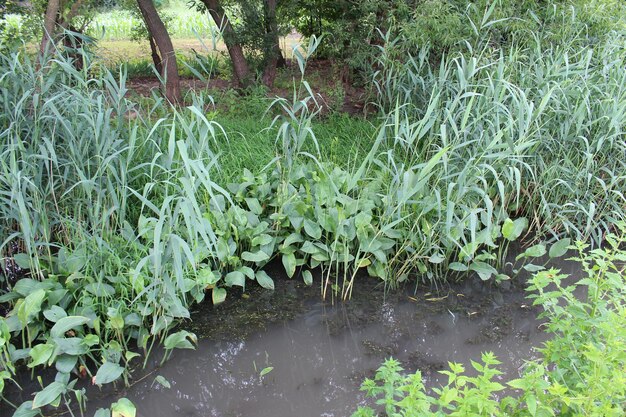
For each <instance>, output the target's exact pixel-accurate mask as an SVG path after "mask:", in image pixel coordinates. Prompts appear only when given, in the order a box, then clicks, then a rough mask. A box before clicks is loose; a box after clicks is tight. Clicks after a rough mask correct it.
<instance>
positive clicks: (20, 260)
mask: <svg viewBox="0 0 626 417" xmlns="http://www.w3.org/2000/svg"><path fill="white" fill-rule="evenodd" d="M13 261H14V262H15V263H16V264H17V266H19V267H20V268H21V269H30V267H31V265H30V256H28V254H27V253H16V254H15V255H13Z"/></svg>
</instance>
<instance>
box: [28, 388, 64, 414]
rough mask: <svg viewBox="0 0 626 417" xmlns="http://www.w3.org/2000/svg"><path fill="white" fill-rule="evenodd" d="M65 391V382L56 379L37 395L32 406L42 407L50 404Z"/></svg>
mask: <svg viewBox="0 0 626 417" xmlns="http://www.w3.org/2000/svg"><path fill="white" fill-rule="evenodd" d="M64 392H65V384H63V383H61V382H58V381H55V382H53V383H51V384H50V385H48V386H47V387H45V388H44V389H42V390H41V391H39V392H38V393H37V394H36V395H35V398H34V399H33V406H32V408H33V409H35V408H41V407H44V406H46V405H48V404H52V403H55V402H56V401H57V400H58V399H60V397H61V394H63V393H64Z"/></svg>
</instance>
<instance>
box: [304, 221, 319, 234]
mask: <svg viewBox="0 0 626 417" xmlns="http://www.w3.org/2000/svg"><path fill="white" fill-rule="evenodd" d="M304 231H305V232H306V234H307V235H309V236H311V237H312V238H313V239H320V238H321V237H322V228H321V227H320V226H319V225H318V224H317V223H315V222H313V221H311V220H309V219H304Z"/></svg>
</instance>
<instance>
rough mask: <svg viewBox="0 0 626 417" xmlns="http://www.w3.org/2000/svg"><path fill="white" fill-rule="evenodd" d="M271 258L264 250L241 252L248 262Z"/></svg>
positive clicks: (242, 257)
mask: <svg viewBox="0 0 626 417" xmlns="http://www.w3.org/2000/svg"><path fill="white" fill-rule="evenodd" d="M269 258H270V257H269V255H268V254H267V253H265V252H263V251H258V252H255V253H252V252H244V253H242V254H241V259H243V260H244V261H248V262H263V261H267V260H268V259H269Z"/></svg>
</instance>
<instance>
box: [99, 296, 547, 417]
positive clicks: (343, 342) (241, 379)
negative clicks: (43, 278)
mask: <svg viewBox="0 0 626 417" xmlns="http://www.w3.org/2000/svg"><path fill="white" fill-rule="evenodd" d="M498 294H499V295H500V296H501V297H495V298H498V299H499V301H500V302H499V303H496V302H494V301H493V299H492V298H488V299H487V300H488V302H486V303H485V302H482V303H479V304H478V305H473V304H472V302H470V303H468V304H467V305H465V304H462V303H460V301H459V300H461V299H462V298H465V297H469V295H468V294H463V293H458V294H457V293H455V292H454V293H450V294H448V295H447V298H445V299H443V300H438V299H436V298H435V297H432V296H430V297H431V298H430V299H431V300H432V299H433V298H435V300H433V301H428V299H429V295H422V296H419V295H418V296H415V297H413V296H411V297H410V298H409V296H403V297H396V298H394V299H393V300H391V301H389V300H387V301H383V300H382V299H378V300H376V301H372V300H371V299H370V300H368V301H367V303H366V304H364V303H361V304H358V301H354V300H353V301H354V303H353V302H350V303H348V304H342V305H338V306H328V305H324V304H323V303H321V302H318V303H315V304H313V305H312V306H310V307H309V308H308V310H307V311H306V313H303V314H302V315H300V316H299V317H297V318H296V319H293V320H290V321H287V322H284V323H278V324H273V325H271V326H268V328H267V329H266V330H264V331H261V332H259V333H256V334H253V335H252V336H250V337H248V338H247V339H245V340H231V341H226V342H224V341H212V340H210V339H204V340H201V341H200V343H199V346H198V348H197V350H195V351H177V352H175V353H174V355H173V356H172V358H171V360H170V361H168V362H167V363H166V364H165V365H164V366H163V368H161V369H159V370H158V371H157V373H155V374H154V375H155V376H156V375H157V374H158V375H162V376H164V377H165V378H166V379H167V380H168V381H169V382H170V383H171V388H170V389H166V388H163V387H161V386H160V385H158V384H153V379H154V378H153V377H152V376H151V377H148V378H146V379H145V380H144V381H143V382H141V383H139V384H136V385H134V386H133V387H132V388H130V389H129V390H128V391H127V392H124V393H121V394H124V395H126V396H127V397H128V398H130V399H131V400H132V401H134V402H135V404H137V405H138V408H139V411H140V413H141V415H143V416H174V415H178V416H219V417H231V416H233V417H234V416H246V417H248V416H255V417H281V416H284V417H291V416H303V417H307V416H311V417H313V416H316V417H317V416H328V417H331V416H333V417H339V416H342V417H343V416H349V415H350V414H351V412H352V411H354V410H355V408H356V406H357V405H358V404H360V403H362V402H363V401H364V399H363V396H362V394H361V393H360V392H359V389H358V388H359V384H360V383H361V382H362V380H363V378H365V377H371V376H373V374H374V371H375V369H376V368H377V367H378V366H379V365H380V363H381V361H382V360H384V359H385V358H387V357H390V356H393V357H395V358H397V359H398V360H400V361H401V362H402V363H403V365H404V367H405V368H406V369H407V370H411V371H414V370H416V369H418V368H419V369H421V370H422V371H423V375H424V377H425V379H426V381H427V385H428V386H433V385H438V384H440V383H442V382H443V380H440V379H438V378H439V377H440V376H439V374H438V372H437V371H439V370H441V369H443V368H444V366H446V364H447V362H448V361H457V362H465V363H467V362H469V358H474V359H478V358H480V354H481V352H484V351H493V352H494V353H495V354H496V355H497V356H498V358H499V359H500V360H501V361H502V362H503V368H504V369H503V370H504V371H505V372H506V375H505V376H503V377H502V378H505V377H514V376H517V375H518V373H519V369H520V367H522V365H523V363H524V360H525V359H528V358H531V357H532V356H533V350H532V346H537V345H539V344H540V342H541V341H542V340H544V338H545V335H543V334H542V333H541V331H540V330H538V324H539V323H538V322H537V321H536V319H535V315H536V312H537V311H536V310H533V309H531V308H530V307H529V306H528V302H527V301H526V300H524V299H523V297H522V296H521V293H520V292H517V291H511V292H508V293H504V294H502V293H500V292H498ZM356 296H357V297H358V295H356ZM483 296H484V295H483ZM453 297H454V298H456V299H457V300H456V301H450V298H453ZM353 304H356V306H354V305H353ZM433 305H437V308H432V307H433ZM473 308H480V309H481V310H480V311H478V310H477V311H473V310H472V309H473ZM234 337H236V336H234ZM267 367H273V369H272V370H271V371H270V372H269V373H268V374H266V375H265V376H263V377H261V376H260V373H261V370H262V369H264V368H267ZM110 400H111V398H110V397H109V398H108V399H107V400H106V401H104V402H103V404H107V401H110ZM92 406H93V404H92Z"/></svg>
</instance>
